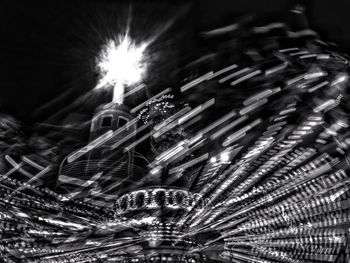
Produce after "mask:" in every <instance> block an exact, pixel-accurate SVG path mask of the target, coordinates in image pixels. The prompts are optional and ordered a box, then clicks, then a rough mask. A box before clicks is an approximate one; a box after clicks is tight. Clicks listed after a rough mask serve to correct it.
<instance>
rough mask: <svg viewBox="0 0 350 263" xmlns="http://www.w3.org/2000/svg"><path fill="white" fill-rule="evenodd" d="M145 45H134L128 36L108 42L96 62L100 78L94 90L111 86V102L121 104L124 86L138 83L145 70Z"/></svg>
mask: <svg viewBox="0 0 350 263" xmlns="http://www.w3.org/2000/svg"><path fill="white" fill-rule="evenodd" d="M146 47H147V43H142V44H140V45H136V44H135V43H134V42H133V41H132V40H131V39H130V38H129V36H128V35H125V36H123V37H119V41H117V42H116V41H115V40H110V41H109V42H108V43H107V44H106V45H105V47H104V48H103V49H102V51H101V54H100V56H99V57H98V61H97V68H98V70H99V72H100V74H101V78H100V80H99V83H98V84H97V86H96V88H102V87H106V86H113V87H114V88H113V102H117V103H122V102H123V94H124V89H125V86H128V85H132V84H134V83H137V82H139V81H140V80H141V79H142V76H143V75H144V72H145V70H146V63H145V61H144V53H145V49H146Z"/></svg>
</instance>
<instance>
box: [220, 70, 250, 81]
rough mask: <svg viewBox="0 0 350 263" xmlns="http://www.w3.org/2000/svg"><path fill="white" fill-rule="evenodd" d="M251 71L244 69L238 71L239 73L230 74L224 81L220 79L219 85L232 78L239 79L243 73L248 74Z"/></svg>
mask: <svg viewBox="0 0 350 263" xmlns="http://www.w3.org/2000/svg"><path fill="white" fill-rule="evenodd" d="M249 70H251V68H249V67H247V68H244V69H240V70H238V71H236V72H234V73H232V74H230V75H228V76H226V77H224V78H222V79H219V83H224V82H225V81H228V80H229V79H232V78H234V77H237V76H239V75H241V74H243V73H246V72H247V71H249Z"/></svg>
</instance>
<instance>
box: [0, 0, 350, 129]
mask: <svg viewBox="0 0 350 263" xmlns="http://www.w3.org/2000/svg"><path fill="white" fill-rule="evenodd" d="M124 2H125V1H124ZM174 2H176V3H174ZM188 3H190V1H181V2H179V1H172V2H169V3H165V1H154V0H153V1H138V2H136V3H135V2H134V6H136V8H135V9H136V11H135V13H134V15H133V21H134V23H135V24H138V28H136V29H135V32H137V34H141V35H142V34H145V32H150V33H152V32H157V30H158V28H157V25H159V24H161V23H164V21H169V19H170V18H172V17H175V16H176V15H178V16H180V18H178V20H181V19H183V18H181V16H182V15H183V13H185V15H183V16H186V17H187V18H185V20H184V21H185V22H184V21H183V22H180V23H179V25H178V26H173V28H172V29H170V30H169V32H168V33H166V34H165V36H164V37H163V39H162V40H161V41H163V42H164V43H167V41H169V39H171V38H172V37H173V38H174V39H175V43H176V41H178V43H177V44H175V45H173V46H172V45H170V46H169V45H167V44H164V45H158V46H156V47H155V48H158V49H161V48H163V47H165V49H168V51H169V50H172V49H173V48H174V47H178V46H179V47H180V46H182V45H180V44H179V43H180V42H181V41H180V40H181V37H180V38H178V36H177V34H178V33H179V32H181V31H191V30H197V29H205V28H214V27H216V26H220V25H225V24H226V23H229V22H230V20H231V19H234V18H235V17H239V16H241V15H243V14H247V13H254V14H258V15H262V16H263V15H266V14H267V16H268V17H269V16H271V17H272V16H273V17H276V18H278V17H279V16H283V15H284V14H285V12H287V10H288V9H289V8H291V7H293V5H294V3H303V4H304V5H305V6H306V13H307V15H308V17H309V19H310V24H311V25H312V28H314V29H316V30H317V31H318V32H320V33H321V36H323V38H325V39H326V40H329V41H334V42H336V43H338V44H339V45H340V46H342V47H343V48H344V49H347V47H349V46H350V29H349V28H348V25H349V24H350V16H349V15H348V10H349V7H350V2H349V1H347V0H336V1H330V0H305V1H300V0H299V1H297V0H287V1H281V0H265V1H263V0H216V1H211V0H203V1H196V2H193V3H192V2H191V3H192V8H189V9H186V7H188ZM125 6H126V5H125V4H122V3H120V2H118V1H82V0H81V1H71V0H70V1H68V0H65V1H63V0H60V1H59V0H57V1H53V0H51V1H49V0H47V1H13V0H3V1H2V2H1V8H0V20H1V22H0V36H1V42H0V48H1V50H0V63H1V71H0V72H1V73H0V74H1V75H0V77H1V88H0V107H1V108H2V110H3V111H7V112H9V113H11V114H13V115H14V116H16V117H17V118H19V119H20V120H22V121H24V122H27V123H31V122H35V121H42V120H44V119H46V118H47V117H48V116H50V115H51V114H53V113H55V112H56V111H57V109H59V108H61V107H64V106H65V105H67V104H69V103H71V101H72V99H73V98H75V97H78V96H79V94H81V93H84V92H86V91H87V90H89V89H91V88H92V87H93V85H94V83H95V81H96V75H95V74H94V72H93V61H94V56H95V55H96V52H97V51H98V48H99V47H100V46H101V43H103V39H105V38H106V36H108V35H109V34H113V32H112V31H113V30H112V29H113V28H115V29H116V30H118V27H119V28H122V27H123V25H121V23H122V22H121V21H125V17H126V16H127V13H126V11H125ZM138 7H139V9H138ZM144 10H146V11H144ZM179 14H180V15H179ZM118 21H119V22H118ZM118 23H119V24H118ZM111 25H115V27H112V26H111ZM144 37H146V36H144ZM188 41H189V42H190V41H192V39H188ZM185 46H186V47H185V48H184V47H181V48H180V49H181V51H179V52H180V53H181V52H184V50H188V49H190V48H191V47H193V46H194V44H193V45H192V44H191V43H186V44H185ZM165 54H166V53H165ZM177 56H179V53H176V52H175V53H171V54H170V53H169V57H170V58H175V57H177ZM162 62H164V61H160V62H159V63H160V64H161V63H162ZM174 67H176V63H175V66H174ZM65 92H66V93H65ZM62 94H66V95H62ZM52 99H56V100H57V102H56V103H54V104H53V106H50V107H47V108H46V107H44V110H43V111H42V112H39V113H38V112H35V110H37V109H38V108H40V107H41V106H43V105H44V104H45V103H47V102H48V101H51V100H52Z"/></svg>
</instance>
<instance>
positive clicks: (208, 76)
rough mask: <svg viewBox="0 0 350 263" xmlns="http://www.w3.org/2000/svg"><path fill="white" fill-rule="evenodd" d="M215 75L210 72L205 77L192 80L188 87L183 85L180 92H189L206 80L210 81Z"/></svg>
mask: <svg viewBox="0 0 350 263" xmlns="http://www.w3.org/2000/svg"><path fill="white" fill-rule="evenodd" d="M212 75H213V72H212V71H210V72H208V73H207V74H204V75H203V76H200V77H199V78H196V79H195V80H192V81H191V82H189V83H187V84H186V85H183V86H182V87H181V88H180V90H181V92H185V91H187V90H189V89H190V88H192V87H194V86H196V85H198V84H200V83H202V82H203V81H205V80H208V78H210V77H211V76H212Z"/></svg>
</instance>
